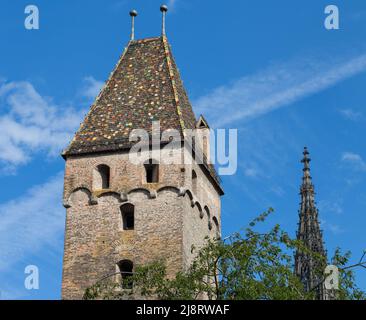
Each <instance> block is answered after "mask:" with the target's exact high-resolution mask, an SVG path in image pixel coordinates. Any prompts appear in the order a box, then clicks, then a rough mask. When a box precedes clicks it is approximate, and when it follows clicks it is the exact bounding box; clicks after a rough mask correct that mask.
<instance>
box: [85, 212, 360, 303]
mask: <svg viewBox="0 0 366 320" xmlns="http://www.w3.org/2000/svg"><path fill="white" fill-rule="evenodd" d="M272 212H273V210H272V209H269V210H268V211H267V212H264V213H263V214H261V215H260V216H259V217H257V218H256V219H254V220H253V221H252V222H251V223H250V224H249V226H248V227H247V228H245V229H244V230H242V231H241V232H237V233H235V234H233V235H231V236H230V237H228V238H227V239H225V241H221V240H216V239H208V238H207V239H206V244H205V245H204V246H203V247H202V248H194V247H192V252H193V253H194V254H195V255H196V256H195V259H194V260H193V263H192V265H191V267H190V268H189V269H188V270H186V271H184V272H178V273H177V274H176V275H175V277H174V278H169V277H167V275H166V268H165V265H164V262H163V261H157V262H154V263H152V264H149V265H145V266H139V267H137V268H136V270H135V272H134V275H133V276H132V277H131V279H132V280H133V284H134V285H133V288H132V289H130V290H123V289H121V284H120V283H117V282H115V281H111V280H110V279H109V280H108V281H100V282H98V283H97V284H95V285H94V286H92V287H90V288H88V289H87V290H86V292H85V295H84V299H129V298H130V297H131V296H132V295H134V296H135V297H136V296H138V297H141V298H148V297H150V298H151V297H152V298H156V299H162V300H175V299H178V300H186V299H189V300H190V299H204V298H205V299H219V300H225V299H229V300H254V299H255V300H258V299H261V300H308V299H315V292H313V291H311V292H309V293H308V292H305V290H304V288H303V285H302V283H301V282H300V280H299V279H298V277H297V276H296V275H295V274H294V271H293V252H294V250H296V249H299V250H302V251H303V252H306V253H307V254H312V255H313V257H314V259H319V260H320V262H321V264H325V263H326V261H324V258H323V257H322V256H320V255H317V254H315V253H312V252H310V251H309V249H307V248H306V247H304V245H303V244H302V243H300V242H299V241H298V240H293V239H291V238H290V237H289V235H288V234H287V233H286V232H284V231H283V230H281V228H280V226H279V225H275V226H274V227H273V228H272V229H270V230H269V231H268V232H265V233H260V232H258V231H255V230H254V228H255V227H256V225H257V224H258V223H260V222H263V221H265V220H266V218H267V217H268V215H270V214H271V213H272ZM348 260H349V253H347V254H346V255H342V254H341V252H340V250H339V249H337V251H336V253H335V255H334V257H333V260H332V262H333V264H335V265H337V266H338V267H344V266H345V265H346V264H347V262H348ZM319 272H320V271H319ZM131 279H130V280H131ZM130 280H129V281H130ZM123 286H124V285H123V284H122V287H123ZM340 287H341V289H340V290H339V294H338V298H340V299H365V294H364V293H363V292H362V291H361V290H359V289H358V288H357V287H356V285H355V282H354V274H353V272H352V270H350V269H349V270H344V271H341V280H340Z"/></svg>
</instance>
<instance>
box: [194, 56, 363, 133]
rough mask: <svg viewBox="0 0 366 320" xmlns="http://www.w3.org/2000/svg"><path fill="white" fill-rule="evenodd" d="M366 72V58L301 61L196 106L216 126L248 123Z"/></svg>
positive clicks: (250, 79) (256, 76) (238, 84)
mask: <svg viewBox="0 0 366 320" xmlns="http://www.w3.org/2000/svg"><path fill="white" fill-rule="evenodd" d="M365 70H366V54H365V55H360V56H357V57H356V58H353V59H350V60H347V61H343V62H337V63H335V62H333V63H331V62H328V63H319V62H314V61H297V62H292V63H286V64H282V65H274V66H271V67H269V68H267V69H266V70H264V71H261V72H258V73H256V74H254V75H251V76H246V77H243V78H241V79H239V80H237V81H234V82H233V83H232V84H230V85H225V86H221V87H219V88H216V89H214V90H213V91H212V92H211V93H209V94H207V95H205V96H203V97H200V98H198V99H197V100H196V101H195V103H194V105H195V107H196V109H197V110H199V111H200V112H201V113H204V114H207V115H211V119H212V120H213V121H214V126H216V127H220V126H225V125H228V124H230V123H233V122H236V121H238V120H247V119H251V118H253V117H257V116H259V115H262V114H265V113H268V112H270V111H273V110H276V109H278V108H281V107H284V106H287V105H289V104H291V103H294V102H296V101H298V100H300V99H302V98H304V97H306V96H309V95H311V94H315V93H317V92H320V91H322V90H325V89H327V88H329V87H331V86H333V85H335V84H337V83H339V82H340V81H342V80H344V79H346V78H349V77H352V76H354V75H356V74H358V73H360V72H363V71H365Z"/></svg>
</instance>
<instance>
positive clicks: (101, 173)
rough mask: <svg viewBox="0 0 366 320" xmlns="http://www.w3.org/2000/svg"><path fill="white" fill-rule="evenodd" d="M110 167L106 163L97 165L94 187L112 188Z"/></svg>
mask: <svg viewBox="0 0 366 320" xmlns="http://www.w3.org/2000/svg"><path fill="white" fill-rule="evenodd" d="M110 171H111V170H110V168H109V167H108V166H107V165H105V164H101V165H99V166H97V167H96V169H95V174H94V189H95V190H100V189H109V188H110V179H111V174H110Z"/></svg>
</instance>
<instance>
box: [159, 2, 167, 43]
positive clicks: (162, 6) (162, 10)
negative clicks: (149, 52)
mask: <svg viewBox="0 0 366 320" xmlns="http://www.w3.org/2000/svg"><path fill="white" fill-rule="evenodd" d="M160 11H161V12H162V14H163V23H162V30H161V34H162V35H163V36H165V16H166V13H167V12H168V7H167V6H166V5H165V4H163V5H161V6H160Z"/></svg>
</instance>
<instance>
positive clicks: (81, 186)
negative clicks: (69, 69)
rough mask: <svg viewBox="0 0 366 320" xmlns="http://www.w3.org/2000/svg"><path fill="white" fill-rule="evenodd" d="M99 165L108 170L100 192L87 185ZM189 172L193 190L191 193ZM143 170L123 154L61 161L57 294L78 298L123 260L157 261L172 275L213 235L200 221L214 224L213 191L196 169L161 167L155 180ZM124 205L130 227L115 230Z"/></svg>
mask: <svg viewBox="0 0 366 320" xmlns="http://www.w3.org/2000/svg"><path fill="white" fill-rule="evenodd" d="M100 164H106V165H108V166H109V167H110V169H111V172H110V173H111V183H110V188H109V189H108V190H93V171H94V170H95V168H96V166H98V165H100ZM192 169H194V170H195V171H196V173H197V185H198V187H197V194H193V193H192V191H191V189H192V185H191V172H192ZM144 175H145V170H144V167H143V165H134V164H132V163H131V162H130V161H129V159H128V154H127V153H122V152H121V153H115V154H100V155H93V156H84V157H70V158H68V159H67V161H66V170H65V187H64V205H65V207H66V208H67V212H66V231H65V232H66V234H65V250H64V265H63V283H62V297H63V299H80V298H81V297H82V295H83V293H84V291H85V289H86V288H87V287H88V286H90V285H92V284H94V283H95V282H96V281H97V280H99V279H100V278H102V277H104V276H106V275H108V274H113V273H115V272H116V271H117V270H118V269H117V263H118V262H119V261H121V260H124V259H128V260H131V261H132V262H133V263H134V266H136V265H141V264H146V263H148V262H153V261H155V260H158V259H162V260H164V261H165V262H166V264H167V271H168V276H170V277H172V276H174V275H175V273H176V272H177V271H179V270H182V268H184V267H187V266H188V265H189V264H190V262H191V261H192V259H193V257H194V253H192V252H191V246H192V244H193V245H195V246H196V247H199V246H201V245H202V244H203V239H204V237H205V236H206V235H208V236H215V235H216V231H215V230H214V226H213V224H212V226H213V228H212V229H211V230H210V229H209V227H208V226H209V221H211V223H212V217H213V216H216V217H217V219H218V221H219V222H220V221H221V220H220V196H219V194H218V192H217V190H216V189H215V188H214V186H213V185H212V183H211V182H210V181H209V179H208V178H207V176H206V175H205V173H204V172H203V171H202V170H201V168H200V166H198V165H196V164H193V165H182V164H173V165H164V164H161V165H160V167H159V182H158V183H151V184H147V183H146V180H145V178H144ZM124 203H131V204H133V205H134V206H135V227H134V230H123V228H122V217H121V211H120V206H121V205H123V204H124ZM205 207H206V210H205ZM207 211H209V212H210V215H208V213H207Z"/></svg>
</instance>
